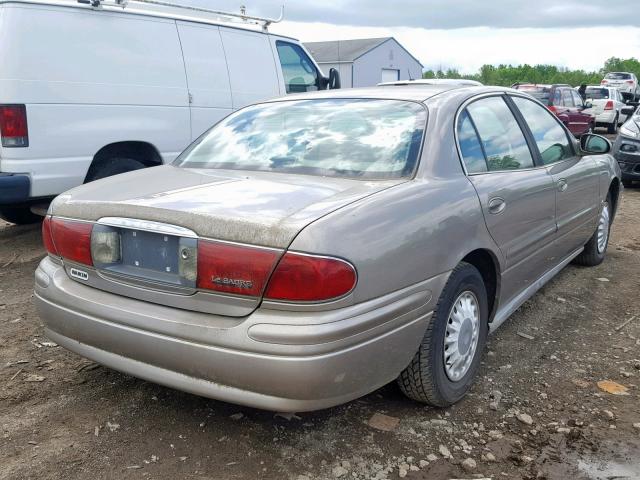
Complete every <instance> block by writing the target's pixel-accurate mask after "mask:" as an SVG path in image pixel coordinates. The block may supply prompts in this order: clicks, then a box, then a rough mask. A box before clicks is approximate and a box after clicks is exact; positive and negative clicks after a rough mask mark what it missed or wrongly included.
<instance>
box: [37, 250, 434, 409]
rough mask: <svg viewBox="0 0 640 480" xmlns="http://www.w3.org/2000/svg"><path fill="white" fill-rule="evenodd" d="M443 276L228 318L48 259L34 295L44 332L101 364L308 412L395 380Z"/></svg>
mask: <svg viewBox="0 0 640 480" xmlns="http://www.w3.org/2000/svg"><path fill="white" fill-rule="evenodd" d="M445 280H446V275H440V276H438V277H435V278H434V279H431V280H429V281H427V282H424V283H423V284H421V285H420V286H419V288H416V287H411V289H406V291H403V292H404V293H402V294H398V293H394V294H390V295H389V296H388V297H390V298H386V297H384V298H385V300H384V301H383V302H381V299H376V300H374V301H371V303H372V305H363V304H359V305H355V306H351V307H345V308H342V309H337V310H332V311H329V312H327V311H325V312H309V311H306V312H300V313H299V314H298V313H297V312H291V311H277V310H269V311H267V309H264V308H260V309H258V310H256V311H255V312H254V313H253V314H251V315H249V316H248V317H244V318H231V317H218V316H216V315H210V314H200V313H197V312H187V311H184V310H178V309H175V308H169V307H164V306H159V305H154V304H150V303H148V302H143V301H139V300H135V299H131V298H126V297H121V296H119V295H114V294H111V293H107V292H103V291H100V290H96V289H94V288H92V287H88V286H86V285H82V284H80V283H79V282H77V281H74V280H71V279H70V278H69V277H68V276H67V275H66V273H65V271H64V269H63V267H62V266H60V265H57V264H56V263H54V262H53V261H51V260H50V259H49V258H45V259H44V260H43V261H42V262H41V264H40V266H39V267H38V270H37V271H36V287H35V299H36V306H37V308H38V311H39V313H40V316H41V318H42V320H43V321H44V323H45V328H46V334H47V335H48V336H49V337H50V338H51V339H52V340H53V341H55V342H57V343H58V344H60V345H62V346H63V347H65V348H67V349H69V350H71V351H74V352H76V353H78V354H80V355H82V356H85V357H87V358H90V359H92V360H94V361H96V362H98V363H101V364H104V365H106V366H108V367H111V368H114V369H116V370H120V371H123V372H125V373H129V374H131V375H134V376H137V377H140V378H143V379H145V380H149V381H152V382H156V383H159V384H162V385H166V386H169V387H173V388H177V389H180V390H184V391H187V392H191V393H194V394H197V395H203V396H206V397H210V398H215V399H219V400H224V401H228V402H232V403H237V404H242V405H248V406H251V407H257V408H263V409H267V410H274V411H308V410H318V409H321V408H327V407H331V406H334V405H337V404H340V403H344V402H347V401H349V400H352V399H355V398H358V397H360V396H362V395H365V394H367V393H369V392H371V391H373V390H375V389H376V388H379V387H381V386H382V385H384V384H386V383H388V382H390V381H392V380H394V379H395V378H396V377H397V376H398V374H399V373H400V372H401V371H402V369H404V368H405V367H406V365H408V363H409V362H410V361H411V358H412V357H413V355H414V354H415V352H416V351H417V349H418V346H419V343H420V341H421V340H422V336H423V335H424V331H425V329H426V326H427V324H428V321H429V319H430V317H431V311H432V308H433V305H432V304H433V298H432V295H431V289H433V288H441V285H443V283H444V281H445ZM367 303H370V302H367ZM325 319H331V321H328V322H325V321H324V320H325Z"/></svg>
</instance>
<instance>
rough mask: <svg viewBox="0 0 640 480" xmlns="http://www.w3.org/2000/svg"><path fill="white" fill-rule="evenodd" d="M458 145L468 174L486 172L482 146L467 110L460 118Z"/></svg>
mask: <svg viewBox="0 0 640 480" xmlns="http://www.w3.org/2000/svg"><path fill="white" fill-rule="evenodd" d="M458 143H459V145H460V153H461V154H462V161H463V162H464V165H465V167H466V169H467V172H468V173H480V172H486V171H487V161H486V159H485V157H484V152H483V151H482V145H480V139H479V138H478V133H477V132H476V127H475V126H474V125H473V122H472V121H471V117H469V114H468V113H467V111H466V110H464V111H463V112H462V113H461V114H460V116H459V117H458Z"/></svg>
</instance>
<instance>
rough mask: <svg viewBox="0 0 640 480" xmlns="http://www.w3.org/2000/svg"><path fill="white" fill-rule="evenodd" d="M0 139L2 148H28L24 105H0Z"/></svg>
mask: <svg viewBox="0 0 640 480" xmlns="http://www.w3.org/2000/svg"><path fill="white" fill-rule="evenodd" d="M0 137H2V146H3V147H28V146H29V129H28V128H27V108H26V107H25V106H24V105H0Z"/></svg>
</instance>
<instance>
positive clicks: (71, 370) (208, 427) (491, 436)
mask: <svg viewBox="0 0 640 480" xmlns="http://www.w3.org/2000/svg"><path fill="white" fill-rule="evenodd" d="M639 220H640V188H636V189H627V190H626V191H625V193H624V199H623V201H622V204H621V208H620V211H619V213H618V217H617V219H616V222H615V224H614V227H613V237H612V243H611V245H610V249H609V254H608V257H607V260H606V261H605V262H604V264H602V265H601V266H599V267H596V268H578V267H575V266H569V267H567V268H566V269H564V270H563V271H562V272H561V273H560V274H559V275H558V276H557V277H556V278H555V279H554V280H553V281H552V282H550V283H549V284H548V285H547V286H546V287H545V288H544V289H543V290H541V291H540V292H539V293H538V294H537V295H536V296H535V297H534V298H532V299H531V300H530V301H528V302H527V303H526V304H525V305H524V306H523V307H522V308H520V309H519V310H518V312H516V313H515V314H514V315H513V317H512V318H511V319H510V321H508V322H507V323H506V324H505V325H504V326H503V327H501V328H500V329H499V331H498V332H497V333H496V334H495V335H493V336H492V337H491V338H490V340H489V350H488V352H487V354H486V355H485V358H484V363H483V367H482V369H481V373H480V375H479V377H478V379H477V381H476V383H475V386H474V388H473V390H472V392H471V394H470V395H469V396H468V397H467V398H466V399H465V400H464V401H462V402H461V403H459V404H458V405H455V406H453V407H451V408H448V409H446V410H438V409H432V408H429V407H425V406H422V405H419V404H417V403H414V402H411V401H409V400H407V399H406V398H404V397H403V396H402V394H401V393H400V391H399V389H398V388H397V387H396V386H395V385H394V384H390V385H387V386H386V387H384V388H382V389H380V390H378V391H376V392H374V393H372V394H370V395H368V396H367V397H364V398H362V399H359V400H356V401H353V402H351V403H349V404H347V405H343V406H340V407H336V408H332V409H329V410H325V411H321V412H316V413H305V414H299V415H295V416H288V415H285V416H274V414H273V413H269V412H264V411H259V410H253V409H250V408H243V407H238V406H235V405H230V404H226V403H222V402H218V401H214V400H209V399H205V398H200V397H196V396H193V395H189V394H186V393H182V392H178V391H175V390H171V389H168V388H163V387H160V386H158V385H154V384H151V383H148V382H145V381H142V380H138V379H136V378H133V377H130V376H127V375H124V374H121V373H118V372H115V371H112V370H109V369H106V368H104V367H100V366H98V365H95V364H93V363H91V362H89V361H87V360H84V359H82V358H80V357H78V356H76V355H75V354H72V353H70V352H67V351H65V350H64V349H62V348H60V347H57V346H55V345H53V344H51V343H48V342H47V339H46V338H44V337H43V333H42V332H43V330H42V326H41V322H40V320H39V319H38V316H37V315H36V312H35V309H34V306H33V303H32V284H33V272H34V270H35V268H36V265H37V263H38V261H39V259H40V258H41V257H42V256H43V255H44V252H43V250H42V248H41V247H40V233H39V227H37V226H32V227H16V226H11V225H8V224H3V223H2V222H1V221H0V425H1V427H0V428H1V431H2V434H1V437H0V478H2V479H32V478H33V479H36V478H37V479H40V480H44V479H56V480H59V479H76V478H78V479H92V480H98V479H182V478H184V479H200V480H204V479H273V480H275V479H277V480H281V479H285V480H289V479H291V480H313V479H325V478H342V479H369V478H377V479H383V478H389V479H392V478H402V477H404V476H406V478H407V479H412V480H417V479H435V480H438V479H452V478H465V479H470V478H485V477H486V478H495V479H501V478H505V479H536V478H546V479H554V480H555V479H575V480H586V479H592V480H593V479H614V478H615V479H640V307H639V306H638V299H639V298H638V292H639V290H640V274H639V272H640V226H639ZM634 316H635V318H632V317H634ZM629 319H631V321H630V322H629V323H627V324H626V325H625V326H622V325H623V323H625V321H627V320H629ZM602 380H611V381H615V382H618V383H620V384H622V385H623V386H625V387H626V388H628V391H627V392H626V395H613V394H610V393H607V392H605V391H603V390H601V389H600V388H599V387H598V385H597V382H600V381H602ZM374 414H383V415H386V416H388V417H392V418H390V419H388V418H386V419H385V418H384V417H383V420H386V421H387V423H388V424H391V427H392V429H391V430H390V431H384V430H380V429H379V428H374V427H373V426H371V424H370V420H371V417H372V416H373V415H374ZM396 421H397V422H398V423H397V425H395V426H394V425H393V424H394V423H395V422H396ZM634 424H636V425H635V426H634ZM468 459H472V460H468Z"/></svg>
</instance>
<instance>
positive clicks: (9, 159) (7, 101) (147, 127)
mask: <svg viewBox="0 0 640 480" xmlns="http://www.w3.org/2000/svg"><path fill="white" fill-rule="evenodd" d="M166 5H167V4H166V2H163V6H158V5H150V4H148V3H145V2H141V1H139V0H129V1H128V2H124V1H122V0H91V1H89V0H79V1H76V0H0V33H1V35H0V39H1V41H0V59H1V61H0V217H2V218H4V219H6V220H8V221H10V222H13V223H28V222H32V221H36V220H38V218H37V217H35V216H34V215H33V214H32V213H31V211H30V207H31V206H32V205H33V204H34V203H42V202H43V201H46V200H48V199H51V198H52V197H54V196H56V195H57V194H59V193H62V192H64V191H65V190H68V189H70V188H72V187H75V186H77V185H80V184H82V183H85V182H88V181H91V180H96V179H99V178H102V177H106V176H109V175H115V174H118V173H123V172H126V171H130V170H136V169H139V168H143V167H150V166H155V165H160V164H162V163H168V162H171V161H173V159H175V158H176V156H177V155H178V154H179V153H180V152H182V150H184V149H185V147H187V145H189V144H190V143H191V142H192V141H193V140H195V139H196V138H198V137H199V136H200V135H201V134H202V133H203V132H205V131H206V130H208V129H209V128H210V127H211V126H212V125H213V124H215V123H216V122H218V121H219V120H220V119H222V118H223V117H225V116H226V115H228V114H229V113H231V112H233V111H234V110H237V109H238V108H241V107H244V106H245V105H248V104H250V103H255V102H258V101H262V100H266V99H268V98H271V97H277V96H281V95H284V94H287V93H290V92H305V91H311V90H321V89H326V88H327V87H332V88H333V87H338V86H339V80H338V79H337V78H338V77H337V75H336V72H335V71H334V72H332V75H331V76H332V78H331V79H327V78H325V77H324V76H323V74H322V72H321V71H320V68H319V67H318V66H317V64H316V63H315V62H314V61H313V59H312V58H311V56H310V55H309V54H308V53H307V52H306V51H305V49H304V47H303V46H302V45H301V44H300V43H299V42H298V41H297V40H293V39H290V38H287V37H282V36H277V35H272V34H270V33H268V32H267V31H266V27H267V25H268V24H269V23H271V22H272V21H273V20H270V19H258V18H255V17H249V16H247V15H246V14H245V13H244V12H243V13H241V14H233V13H226V14H225V13H222V12H211V11H204V9H201V8H198V9H194V8H193V7H191V8H187V9H185V8H180V7H179V6H177V5H173V6H170V7H168V6H166ZM251 22H254V23H257V24H259V26H261V27H262V30H257V29H256V26H255V25H254V26H250V25H249V24H250V23H251Z"/></svg>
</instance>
